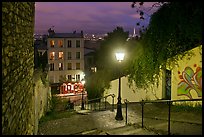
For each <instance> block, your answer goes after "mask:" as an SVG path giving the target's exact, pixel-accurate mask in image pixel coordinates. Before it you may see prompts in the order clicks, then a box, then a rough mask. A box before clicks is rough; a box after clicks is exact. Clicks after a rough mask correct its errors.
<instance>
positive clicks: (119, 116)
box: [115, 52, 125, 120]
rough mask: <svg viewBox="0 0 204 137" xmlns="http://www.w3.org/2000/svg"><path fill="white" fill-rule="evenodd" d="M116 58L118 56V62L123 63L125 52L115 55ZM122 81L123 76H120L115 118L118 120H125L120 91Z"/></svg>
mask: <svg viewBox="0 0 204 137" xmlns="http://www.w3.org/2000/svg"><path fill="white" fill-rule="evenodd" d="M115 56H116V59H117V60H118V62H121V61H123V59H124V56H125V54H124V53H123V52H117V53H116V54H115ZM120 81H121V76H120V75H119V86H118V103H117V113H116V116H115V119H116V120H123V115H122V104H121V95H120V92H121V89H120V87H121V82H120Z"/></svg>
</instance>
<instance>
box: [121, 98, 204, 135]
mask: <svg viewBox="0 0 204 137" xmlns="http://www.w3.org/2000/svg"><path fill="white" fill-rule="evenodd" d="M184 101H202V99H191V100H189V99H186V100H185V99H184V100H155V101H144V100H142V101H140V102H134V103H139V104H141V107H142V109H141V111H142V112H141V114H142V121H141V122H142V128H143V127H144V107H145V104H147V103H167V104H168V127H167V131H168V135H170V134H171V133H170V132H171V131H170V121H171V105H172V103H173V102H184ZM124 102H125V108H126V118H125V119H126V124H127V117H128V115H127V107H128V103H131V102H129V101H128V100H127V99H125V100H124Z"/></svg>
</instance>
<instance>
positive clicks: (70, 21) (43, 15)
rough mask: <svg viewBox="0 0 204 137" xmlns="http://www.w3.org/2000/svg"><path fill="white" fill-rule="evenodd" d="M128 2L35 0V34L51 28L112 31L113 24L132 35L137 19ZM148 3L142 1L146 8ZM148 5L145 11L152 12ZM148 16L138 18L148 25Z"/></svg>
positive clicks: (99, 32) (62, 30) (68, 30)
mask: <svg viewBox="0 0 204 137" xmlns="http://www.w3.org/2000/svg"><path fill="white" fill-rule="evenodd" d="M131 4H132V2H36V3H35V33H36V34H47V30H48V29H49V28H52V26H54V27H53V29H54V30H55V32H57V33H70V32H73V31H75V30H76V31H77V32H80V31H81V30H83V31H84V33H88V34H91V33H94V34H104V33H107V32H112V31H113V30H114V29H115V28H116V27H117V26H121V27H123V29H124V31H129V33H130V34H133V29H134V27H135V28H136V29H137V28H138V26H136V23H137V22H138V21H139V17H140V16H139V13H137V12H136V9H135V8H131ZM151 6H152V2H145V3H144V9H145V10H148V9H150V7H151ZM156 10H157V8H152V10H150V12H148V14H151V13H152V12H154V11H156ZM149 19H150V17H147V18H146V20H145V21H142V22H141V23H143V24H144V25H145V26H147V25H148V23H149Z"/></svg>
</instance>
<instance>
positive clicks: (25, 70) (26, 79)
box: [2, 2, 35, 135]
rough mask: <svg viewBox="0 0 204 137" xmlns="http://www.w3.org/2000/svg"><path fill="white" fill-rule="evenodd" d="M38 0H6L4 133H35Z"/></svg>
mask: <svg viewBox="0 0 204 137" xmlns="http://www.w3.org/2000/svg"><path fill="white" fill-rule="evenodd" d="M34 14H35V3H34V2H2V134H3V135H5V134H14V135H22V134H24V135H32V134H34V124H35V115H34V114H35V111H34V110H35V109H34V106H35V105H34V103H35V101H34V82H33V71H34V47H33V44H34V39H33V34H34Z"/></svg>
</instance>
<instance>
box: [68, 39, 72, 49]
mask: <svg viewBox="0 0 204 137" xmlns="http://www.w3.org/2000/svg"><path fill="white" fill-rule="evenodd" d="M67 43H68V44H67V47H68V48H71V47H72V41H71V40H68V41H67Z"/></svg>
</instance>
